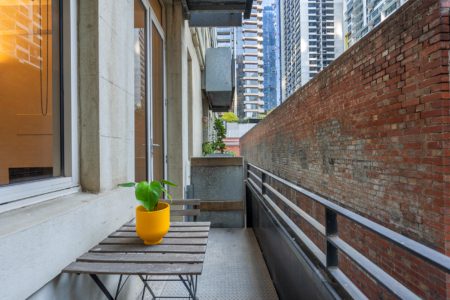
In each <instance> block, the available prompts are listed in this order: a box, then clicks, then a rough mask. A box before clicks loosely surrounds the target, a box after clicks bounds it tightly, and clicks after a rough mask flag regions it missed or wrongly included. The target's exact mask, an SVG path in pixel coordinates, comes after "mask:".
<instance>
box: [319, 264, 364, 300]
mask: <svg viewBox="0 0 450 300" xmlns="http://www.w3.org/2000/svg"><path fill="white" fill-rule="evenodd" d="M328 271H329V272H330V273H331V275H333V277H334V279H336V281H337V282H339V284H340V285H341V286H342V287H343V288H344V289H345V290H346V291H347V293H348V294H349V295H351V296H352V298H353V299H355V300H368V299H369V298H367V296H366V295H364V293H363V292H361V290H360V289H358V287H357V286H356V285H355V284H354V283H353V282H352V281H351V280H350V278H348V277H347V275H345V274H344V273H343V272H342V271H341V270H340V269H339V268H337V267H329V268H328Z"/></svg>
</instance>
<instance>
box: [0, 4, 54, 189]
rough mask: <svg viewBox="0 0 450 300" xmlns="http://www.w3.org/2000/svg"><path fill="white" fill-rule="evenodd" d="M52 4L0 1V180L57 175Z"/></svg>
mask: <svg viewBox="0 0 450 300" xmlns="http://www.w3.org/2000/svg"><path fill="white" fill-rule="evenodd" d="M58 62H59V41H58V3H57V1H51V0H41V1H37V0H35V1H32V0H20V1H19V0H10V1H0V107H1V109H0V185H7V184H12V183H17V182H23V181H29V180H36V179H42V178H49V177H53V176H59V175H60V173H61V163H60V153H61V148H60V146H59V145H60V144H59V133H60V130H59V128H60V124H59V111H60V105H59V104H60V103H59V64H58Z"/></svg>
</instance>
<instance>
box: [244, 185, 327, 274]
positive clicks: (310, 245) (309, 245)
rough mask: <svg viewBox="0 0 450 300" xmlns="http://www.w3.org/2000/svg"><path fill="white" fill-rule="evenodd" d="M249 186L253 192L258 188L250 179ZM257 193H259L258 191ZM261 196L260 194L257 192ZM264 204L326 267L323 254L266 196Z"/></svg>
mask: <svg viewBox="0 0 450 300" xmlns="http://www.w3.org/2000/svg"><path fill="white" fill-rule="evenodd" d="M248 182H249V184H250V185H251V187H252V188H254V189H255V190H258V189H259V188H258V187H257V186H256V183H255V182H254V181H253V180H252V179H248ZM259 191H261V190H260V189H259ZM259 193H260V194H262V193H261V192H259ZM262 196H263V199H264V200H265V202H266V203H267V204H268V205H269V206H270V207H271V208H272V209H273V211H274V212H276V213H277V215H278V216H279V217H280V218H281V219H282V220H283V222H284V223H286V224H287V225H288V226H289V228H290V229H291V230H292V231H293V232H294V234H295V235H296V236H297V238H298V239H299V240H300V241H301V242H302V243H303V244H305V246H306V247H307V248H308V249H309V251H311V253H313V254H314V256H315V257H316V258H317V259H318V260H319V261H320V263H321V264H322V265H323V266H326V256H325V253H323V252H322V250H320V248H319V247H317V246H316V244H314V242H313V241H312V240H311V239H310V238H309V237H308V236H307V235H306V234H305V233H304V232H303V231H302V230H301V229H300V228H299V227H298V226H297V225H296V224H295V223H294V222H293V221H292V220H291V219H290V218H289V217H288V216H287V215H286V214H285V213H284V212H283V211H282V210H281V209H280V208H279V207H278V206H277V205H276V204H275V203H274V202H273V201H272V199H270V197H269V196H267V195H262Z"/></svg>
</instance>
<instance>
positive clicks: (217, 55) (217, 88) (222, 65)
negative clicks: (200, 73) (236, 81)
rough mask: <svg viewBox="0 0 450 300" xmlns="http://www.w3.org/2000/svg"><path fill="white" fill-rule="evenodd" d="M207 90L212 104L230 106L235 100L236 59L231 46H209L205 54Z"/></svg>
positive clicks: (220, 106)
mask: <svg viewBox="0 0 450 300" xmlns="http://www.w3.org/2000/svg"><path fill="white" fill-rule="evenodd" d="M205 56H206V58H205V91H206V93H207V95H208V99H209V101H210V105H211V107H212V109H213V111H214V108H215V107H218V108H221V109H223V108H226V107H230V106H231V103H232V101H233V92H234V87H233V78H232V75H233V69H234V61H233V58H232V53H231V49H230V48H229V47H219V48H208V49H206V54H205Z"/></svg>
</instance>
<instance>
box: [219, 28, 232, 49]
mask: <svg viewBox="0 0 450 300" xmlns="http://www.w3.org/2000/svg"><path fill="white" fill-rule="evenodd" d="M235 32H236V28H234V27H216V47H230V48H231V51H233V53H234V48H235V45H234V43H235V34H236V33H235Z"/></svg>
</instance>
